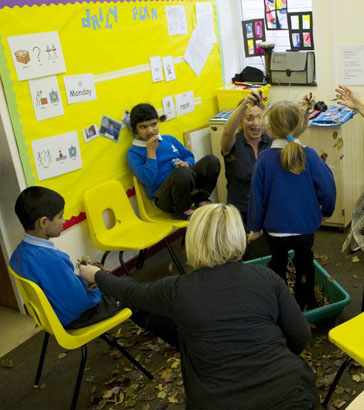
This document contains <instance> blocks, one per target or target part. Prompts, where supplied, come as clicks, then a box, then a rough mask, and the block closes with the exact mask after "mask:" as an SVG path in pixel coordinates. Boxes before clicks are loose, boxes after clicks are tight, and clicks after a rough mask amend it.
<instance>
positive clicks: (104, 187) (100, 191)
mask: <svg viewBox="0 0 364 410" xmlns="http://www.w3.org/2000/svg"><path fill="white" fill-rule="evenodd" d="M84 203H85V208H86V215H87V221H88V226H89V229H90V234H91V239H92V241H93V243H94V245H95V247H96V248H98V249H101V250H104V251H105V253H104V256H103V257H102V261H101V262H102V263H104V262H105V259H106V256H107V255H108V254H109V253H110V251H119V260H120V264H121V266H122V267H123V269H124V271H125V272H126V273H127V274H128V275H129V270H128V268H127V267H126V265H125V263H124V260H123V252H124V251H142V250H144V249H146V248H149V247H150V246H152V245H155V244H156V243H158V242H160V241H161V240H163V241H164V243H165V245H166V247H167V249H168V251H169V253H170V255H171V257H172V260H173V262H174V263H175V265H176V267H177V269H178V271H179V273H180V274H181V275H182V274H184V273H185V272H184V269H183V267H182V265H181V263H180V262H179V260H178V258H177V256H176V255H175V253H174V252H173V250H172V248H171V246H170V244H169V243H168V241H167V239H166V237H167V236H168V235H169V234H170V233H171V232H172V230H173V226H172V224H167V223H155V222H144V221H142V220H141V219H139V218H138V217H137V216H136V214H135V212H134V210H133V208H132V206H131V204H130V201H129V198H128V197H127V195H126V192H125V190H124V187H123V185H122V184H121V183H120V182H119V181H117V180H110V181H106V182H104V183H102V184H99V185H97V186H95V187H93V188H91V189H89V190H88V191H86V193H85V195H84ZM107 211H108V212H111V213H112V214H113V217H114V219H115V223H114V225H113V226H112V227H111V228H107V227H106V225H105V222H104V219H103V215H104V212H107Z"/></svg>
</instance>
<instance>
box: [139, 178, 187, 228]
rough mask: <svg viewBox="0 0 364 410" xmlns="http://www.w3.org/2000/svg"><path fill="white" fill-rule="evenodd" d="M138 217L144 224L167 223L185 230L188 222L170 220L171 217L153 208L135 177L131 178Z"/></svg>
mask: <svg viewBox="0 0 364 410" xmlns="http://www.w3.org/2000/svg"><path fill="white" fill-rule="evenodd" d="M133 183H134V188H135V192H136V197H137V202H138V208H139V214H140V217H141V218H142V219H143V221H146V222H156V223H167V224H170V225H172V226H173V227H175V228H186V227H187V226H188V221H184V220H182V219H172V218H171V215H169V214H167V213H166V212H163V211H162V210H160V209H158V208H157V207H155V206H154V204H153V202H152V201H151V200H150V199H149V198H148V197H147V194H146V192H145V189H144V187H143V185H142V184H141V183H140V182H139V180H138V179H137V178H136V177H133Z"/></svg>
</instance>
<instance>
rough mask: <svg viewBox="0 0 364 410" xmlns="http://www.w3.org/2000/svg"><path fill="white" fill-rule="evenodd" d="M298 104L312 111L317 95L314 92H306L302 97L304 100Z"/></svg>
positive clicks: (305, 109)
mask: <svg viewBox="0 0 364 410" xmlns="http://www.w3.org/2000/svg"><path fill="white" fill-rule="evenodd" d="M298 104H299V105H300V106H301V107H302V109H303V111H305V112H306V111H310V110H312V109H313V106H314V105H315V97H314V96H313V95H312V93H309V94H306V95H304V96H303V97H302V100H301V101H300V102H299V103H298Z"/></svg>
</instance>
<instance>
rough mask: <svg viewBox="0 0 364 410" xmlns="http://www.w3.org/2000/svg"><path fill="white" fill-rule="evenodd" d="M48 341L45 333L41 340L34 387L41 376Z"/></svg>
mask: <svg viewBox="0 0 364 410" xmlns="http://www.w3.org/2000/svg"><path fill="white" fill-rule="evenodd" d="M48 340H49V333H48V332H45V334H44V339H43V346H42V351H41V353H40V358H39V363H38V369H37V374H36V376H35V382H34V387H38V385H39V380H40V378H41V376H42V370H43V364H44V358H45V355H46V351H47V346H48Z"/></svg>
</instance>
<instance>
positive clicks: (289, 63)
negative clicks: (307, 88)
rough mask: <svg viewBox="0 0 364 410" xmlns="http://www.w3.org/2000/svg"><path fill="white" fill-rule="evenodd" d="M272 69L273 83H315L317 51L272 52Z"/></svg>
mask: <svg viewBox="0 0 364 410" xmlns="http://www.w3.org/2000/svg"><path fill="white" fill-rule="evenodd" d="M270 69H271V73H272V84H278V85H279V84H292V85H294V84H305V85H308V84H314V83H315V53H314V52H313V51H296V52H294V51H293V52H287V53H272V58H271V63H270Z"/></svg>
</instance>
